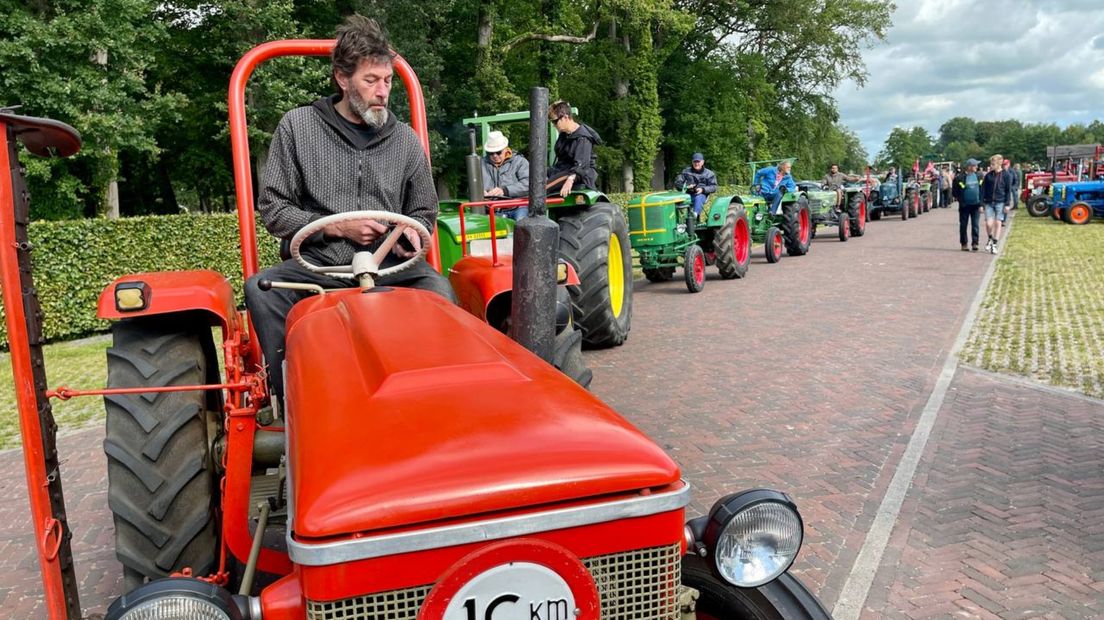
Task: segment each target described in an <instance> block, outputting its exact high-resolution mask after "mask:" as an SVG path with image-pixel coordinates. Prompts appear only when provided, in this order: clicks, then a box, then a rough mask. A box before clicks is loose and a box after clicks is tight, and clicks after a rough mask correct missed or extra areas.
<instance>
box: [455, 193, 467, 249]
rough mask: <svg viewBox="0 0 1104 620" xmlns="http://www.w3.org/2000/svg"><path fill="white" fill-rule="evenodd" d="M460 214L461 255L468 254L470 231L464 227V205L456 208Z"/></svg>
mask: <svg viewBox="0 0 1104 620" xmlns="http://www.w3.org/2000/svg"><path fill="white" fill-rule="evenodd" d="M456 212H457V213H459V214H460V256H467V255H468V231H467V229H466V228H465V227H464V205H460V208H459V209H457V210H456Z"/></svg>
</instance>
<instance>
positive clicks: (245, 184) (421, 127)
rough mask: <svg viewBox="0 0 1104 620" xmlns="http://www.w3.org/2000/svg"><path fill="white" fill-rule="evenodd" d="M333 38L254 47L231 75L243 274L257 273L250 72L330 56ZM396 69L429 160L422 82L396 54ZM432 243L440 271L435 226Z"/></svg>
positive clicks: (430, 256) (431, 258)
mask: <svg viewBox="0 0 1104 620" xmlns="http://www.w3.org/2000/svg"><path fill="white" fill-rule="evenodd" d="M333 46H334V39H298V40H285V41H272V42H269V43H264V44H261V45H258V46H257V47H255V48H253V49H252V50H250V51H249V52H247V53H246V54H245V56H242V58H241V60H239V61H238V64H237V66H236V67H234V72H233V74H232V75H231V76H230V93H229V97H228V102H227V103H228V107H229V111H230V150H231V154H232V157H233V162H234V187H235V196H236V201H237V206H238V234H239V236H240V239H241V250H242V277H243V278H249V277H250V276H252V275H253V274H255V273H257V271H258V266H257V234H256V222H255V218H254V215H253V177H252V174H251V172H250V162H249V133H248V129H247V121H246V115H245V88H246V85H247V84H248V83H249V76H251V75H252V74H253V70H254V69H256V68H257V66H258V65H260V64H261V63H262V62H264V61H266V60H269V59H271V58H278V57H281V56H328V55H329V54H330V51H331V50H332V49H333ZM393 65H394V68H395V72H396V73H398V74H399V77H400V78H401V79H402V81H403V84H404V85H405V86H406V94H407V98H408V99H409V100H410V126H411V128H412V129H413V130H414V133H416V134H417V135H418V140H419V141H420V142H421V143H422V148H423V149H425V154H426V161H427V162H428V161H429V158H430V153H429V130H428V124H427V122H426V107H425V97H424V96H423V95H422V85H421V83H420V82H419V81H418V76H417V75H416V74H415V73H414V70H413V69H412V68H411V67H410V65H409V64H408V63H407V62H406V60H404V59H403V58H402V56H398V55H396V56H395V59H394V62H393ZM432 233H433V245H432V246H430V248H429V254H428V255H427V257H426V260H427V261H429V264H430V265H432V266H433V268H434V269H437V270H438V271H440V270H441V257H440V253H439V251H438V249H437V231H436V230H433V231H432Z"/></svg>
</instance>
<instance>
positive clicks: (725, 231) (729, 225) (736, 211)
mask: <svg viewBox="0 0 1104 620" xmlns="http://www.w3.org/2000/svg"><path fill="white" fill-rule="evenodd" d="M741 222H742V225H743V227H744V229H745V230H746V231H747V243H748V247H747V248H745V250H746V252H744V255H745V256H747V260H745V261H744V262H743V263H740V262H739V261H738V260H737V259H736V226H737V225H738V224H740V223H741ZM713 249H714V250H715V251H716V254H717V263H716V264H717V271H719V272H720V273H721V277H722V278H724V279H725V280H731V279H733V278H742V277H744V276H745V275H747V270H748V265H749V264H751V226H750V225H749V224H748V219H747V213H746V212H745V211H744V208H743V207H742V206H741V205H739V204H731V205H729V206H728V214H727V215H726V216H725V223H724V226H723V227H722V228H721V229H720V230H718V231H717V237H716V240H715V242H714V244H713Z"/></svg>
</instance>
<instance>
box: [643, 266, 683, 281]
mask: <svg viewBox="0 0 1104 620" xmlns="http://www.w3.org/2000/svg"><path fill="white" fill-rule="evenodd" d="M643 271H644V277H645V278H647V279H648V281H649V282H668V281H670V280H671V278H673V277H674V276H675V268H674V267H656V268H655V269H644V270H643Z"/></svg>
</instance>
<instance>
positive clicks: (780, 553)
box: [704, 489, 804, 588]
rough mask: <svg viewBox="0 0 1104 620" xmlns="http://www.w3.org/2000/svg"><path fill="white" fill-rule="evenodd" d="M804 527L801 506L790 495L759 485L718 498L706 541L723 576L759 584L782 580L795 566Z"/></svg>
mask: <svg viewBox="0 0 1104 620" xmlns="http://www.w3.org/2000/svg"><path fill="white" fill-rule="evenodd" d="M803 529H804V526H803V524H802V522H801V515H800V514H799V513H798V512H797V506H796V505H794V503H793V501H791V500H790V498H789V497H788V496H786V495H785V494H783V493H779V492H778V491H771V490H767V489H757V490H753V491H744V492H742V493H737V494H734V495H729V496H728V497H725V498H723V499H721V500H720V501H719V502H717V503H716V504H715V505H714V506H713V510H711V511H710V512H709V523H708V524H707V525H706V529H705V541H704V542H705V544H706V547H707V549H708V550H709V552H710V553H711V554H712V555H713V567H714V569H715V570H716V571H717V575H718V576H719V577H721V578H722V579H724V580H725V581H727V582H729V583H731V584H732V585H735V586H740V587H742V588H754V587H758V586H761V585H763V584H765V583H768V582H770V581H773V580H774V579H776V578H778V576H779V575H781V574H782V573H784V572H786V569H788V568H789V567H790V565H791V564H793V561H794V559H795V558H797V552H798V551H799V550H800V549H801V541H802V538H803V536H804V532H803Z"/></svg>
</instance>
